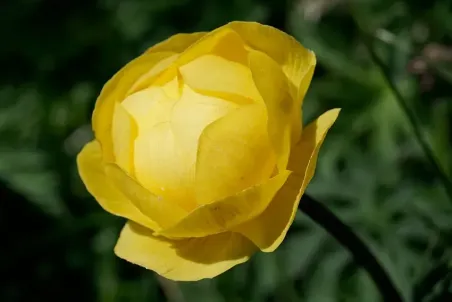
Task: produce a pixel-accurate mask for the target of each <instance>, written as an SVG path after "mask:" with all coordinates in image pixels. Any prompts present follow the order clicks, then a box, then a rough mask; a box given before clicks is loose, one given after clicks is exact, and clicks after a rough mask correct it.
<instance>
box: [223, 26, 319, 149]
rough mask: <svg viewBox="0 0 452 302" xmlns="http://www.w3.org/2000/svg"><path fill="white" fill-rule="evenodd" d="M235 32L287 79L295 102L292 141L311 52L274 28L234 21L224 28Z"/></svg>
mask: <svg viewBox="0 0 452 302" xmlns="http://www.w3.org/2000/svg"><path fill="white" fill-rule="evenodd" d="M225 26H226V27H228V28H231V29H232V30H234V31H235V32H237V33H238V34H239V35H240V37H241V38H242V40H243V41H244V43H246V44H247V45H248V46H249V47H250V48H252V49H255V50H258V51H260V52H262V53H265V54H267V55H268V56H269V57H271V58H272V59H273V60H274V61H275V62H276V63H277V65H278V66H280V67H281V69H282V71H283V72H284V74H285V75H286V77H287V78H288V79H289V82H290V84H291V85H290V86H291V87H290V88H291V91H292V93H291V94H292V98H293V99H294V100H295V103H294V108H295V109H294V111H293V115H292V117H291V120H292V135H291V137H292V142H297V141H298V140H299V138H300V134H301V127H302V125H301V107H302V102H303V99H304V96H305V94H306V91H307V90H308V87H309V84H310V83H311V79H312V75H313V74H314V69H315V65H316V57H315V54H314V52H312V51H310V50H308V49H306V48H304V47H303V46H302V45H301V44H300V43H299V42H298V41H297V40H295V39H294V38H293V37H292V36H290V35H288V34H286V33H285V32H283V31H280V30H278V29H276V28H274V27H271V26H267V25H262V24H259V23H254V22H240V21H235V22H231V23H229V24H227V25H225Z"/></svg>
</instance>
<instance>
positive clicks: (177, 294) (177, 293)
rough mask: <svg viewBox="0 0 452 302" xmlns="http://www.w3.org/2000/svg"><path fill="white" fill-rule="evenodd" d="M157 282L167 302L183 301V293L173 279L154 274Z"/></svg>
mask: <svg viewBox="0 0 452 302" xmlns="http://www.w3.org/2000/svg"><path fill="white" fill-rule="evenodd" d="M156 278H157V282H158V283H159V285H160V288H161V289H162V291H163V294H164V295H165V298H166V299H167V301H168V302H184V301H185V299H184V295H183V294H182V291H181V290H180V288H179V285H178V284H177V283H176V282H175V281H171V280H168V279H166V278H164V277H162V276H159V275H157V274H156Z"/></svg>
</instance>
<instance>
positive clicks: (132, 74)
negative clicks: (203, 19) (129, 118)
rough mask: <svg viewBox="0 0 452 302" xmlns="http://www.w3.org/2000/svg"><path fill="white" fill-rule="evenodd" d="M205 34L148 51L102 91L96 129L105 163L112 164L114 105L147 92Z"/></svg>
mask: <svg viewBox="0 0 452 302" xmlns="http://www.w3.org/2000/svg"><path fill="white" fill-rule="evenodd" d="M204 35H205V33H194V34H178V35H174V36H172V37H170V38H169V39H167V40H165V41H163V42H161V43H158V44H156V45H154V46H153V47H151V48H149V49H148V50H147V51H146V52H145V53H144V54H143V55H141V56H139V57H138V58H136V59H134V60H133V61H131V62H130V63H128V64H127V65H126V66H124V67H123V68H122V69H121V70H120V71H119V72H118V73H116V74H115V75H114V76H113V77H112V78H111V79H110V80H109V81H108V82H107V83H106V84H105V86H104V87H103V89H102V91H101V93H100V95H99V97H98V99H97V102H96V107H95V109H94V112H93V129H94V132H95V135H96V138H97V139H98V140H99V141H100V143H101V145H102V146H104V147H103V148H102V149H103V152H104V155H105V156H106V160H107V161H109V162H111V161H113V158H114V155H113V151H112V147H111V146H112V142H111V140H112V139H111V123H112V121H111V120H112V115H113V111H114V107H115V102H122V101H123V100H124V99H125V98H126V97H127V96H128V95H130V94H132V93H134V92H137V91H139V90H141V89H144V88H147V87H148V86H149V85H150V84H151V83H152V82H153V81H154V80H155V79H156V77H157V76H158V75H159V74H160V73H161V72H162V71H164V70H165V69H166V68H167V67H168V66H170V64H171V63H172V62H173V61H174V60H175V59H176V58H177V54H178V53H181V52H183V51H184V50H185V49H187V48H188V47H189V46H190V45H192V44H193V43H194V42H196V41H197V40H198V39H200V38H201V37H202V36H204Z"/></svg>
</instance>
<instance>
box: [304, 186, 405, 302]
mask: <svg viewBox="0 0 452 302" xmlns="http://www.w3.org/2000/svg"><path fill="white" fill-rule="evenodd" d="M298 208H299V209H300V210H301V211H302V212H303V213H305V214H306V215H308V216H309V218H311V219H312V220H313V221H314V222H316V223H317V224H319V225H320V226H322V227H323V228H324V229H325V230H326V231H327V232H328V233H329V234H330V235H331V236H333V237H334V238H335V239H336V240H337V241H338V242H339V243H340V244H341V245H343V246H344V247H345V248H347V249H348V250H349V251H350V253H351V254H352V255H353V258H354V260H355V261H356V263H357V264H358V265H360V266H362V267H363V268H364V269H365V270H366V271H367V273H368V274H369V275H370V277H371V278H372V280H373V281H374V282H375V285H376V286H377V288H378V289H379V291H380V293H381V295H382V297H383V301H391V302H403V298H402V295H401V294H400V293H399V291H398V290H397V289H396V287H395V286H394V284H393V282H392V281H391V279H390V278H389V276H388V274H387V272H386V271H385V270H384V268H383V267H382V266H381V264H380V263H379V262H378V260H377V259H376V257H375V255H373V254H372V252H371V251H370V249H369V248H368V247H367V246H366V245H365V244H364V242H363V241H362V240H361V239H360V238H359V237H358V236H357V235H356V234H355V233H354V232H353V231H352V230H351V228H350V227H348V226H347V225H346V224H344V223H343V222H342V221H341V220H340V219H339V218H338V217H337V216H336V215H335V214H334V213H333V212H331V211H330V210H329V209H328V208H327V207H325V206H324V205H323V204H321V203H320V202H318V201H317V200H315V199H314V198H312V197H310V196H309V195H306V194H305V195H303V197H302V199H301V202H300V205H299V206H298Z"/></svg>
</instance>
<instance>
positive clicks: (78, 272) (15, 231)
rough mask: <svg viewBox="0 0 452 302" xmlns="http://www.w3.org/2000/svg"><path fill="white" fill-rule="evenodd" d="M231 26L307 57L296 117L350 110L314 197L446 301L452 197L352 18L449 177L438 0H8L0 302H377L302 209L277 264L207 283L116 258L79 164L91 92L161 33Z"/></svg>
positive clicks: (444, 0) (398, 277)
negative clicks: (278, 37)
mask: <svg viewBox="0 0 452 302" xmlns="http://www.w3.org/2000/svg"><path fill="white" fill-rule="evenodd" d="M232 20H254V21H259V22H261V23H265V24H270V25H273V26H275V27H277V28H280V29H282V30H284V31H286V32H289V33H291V34H292V35H294V36H295V37H296V38H297V39H299V40H300V41H301V42H302V43H303V44H304V45H305V46H307V47H309V48H311V49H313V50H314V51H315V52H316V54H317V57H318V67H317V69H316V73H315V77H314V80H313V82H312V85H311V88H310V90H309V93H308V96H307V98H306V99H305V103H304V104H305V105H304V113H303V115H304V118H305V121H306V122H307V121H310V120H311V119H312V118H313V117H315V116H317V115H318V114H319V113H321V112H323V111H325V110H326V109H330V108H334V107H341V108H343V110H342V112H341V115H340V117H339V120H338V122H337V123H336V125H335V126H334V127H333V129H332V131H331V134H330V135H329V136H328V137H327V139H326V141H325V143H324V146H323V148H322V150H321V154H320V158H319V163H318V168H317V173H316V176H315V178H314V179H313V182H312V183H311V185H310V186H309V188H308V193H309V194H311V195H312V196H315V197H316V198H318V199H319V200H321V201H323V202H324V203H325V204H326V205H327V206H328V207H329V208H330V209H332V210H333V211H334V212H335V213H336V214H337V215H338V216H339V217H341V219H343V220H344V221H345V222H346V223H347V224H349V225H350V226H351V227H352V228H353V229H354V230H356V231H357V232H358V233H359V235H361V236H362V238H364V239H365V241H366V243H368V244H369V245H370V246H371V247H372V249H373V250H374V251H375V253H376V255H377V256H378V257H379V259H380V260H381V261H382V263H383V265H384V266H385V268H386V269H387V270H388V272H389V274H390V276H391V277H392V278H393V280H394V281H395V283H396V285H397V286H398V287H399V288H400V290H401V292H402V293H403V294H404V295H405V297H407V298H409V299H411V298H413V301H418V302H421V301H452V273H451V267H452V256H451V250H452V200H451V199H450V198H448V197H447V195H446V194H445V190H444V188H443V187H442V186H441V183H440V181H439V178H438V177H437V175H435V173H434V170H433V169H432V168H431V166H430V164H429V162H428V161H427V160H426V158H425V155H424V154H423V152H422V149H421V148H420V147H419V144H418V142H417V141H416V139H415V137H414V136H413V135H412V132H411V131H410V127H409V124H408V120H407V119H406V116H405V114H404V112H403V111H402V110H401V109H400V106H399V105H398V103H397V101H396V99H395V98H394V96H393V94H392V92H391V89H390V88H389V86H388V85H387V82H386V81H385V80H384V77H383V76H382V74H381V73H380V71H379V69H378V68H377V66H376V65H375V64H374V62H372V59H371V57H370V56H369V53H368V52H367V50H366V46H365V43H364V41H366V40H365V38H366V37H365V36H363V34H362V32H360V31H359V30H358V28H357V26H356V23H355V22H356V20H358V21H359V22H361V25H362V26H363V28H365V29H366V31H367V33H369V34H370V35H371V39H372V41H373V43H371V47H372V48H373V49H374V50H375V51H376V52H377V54H378V55H379V56H380V57H381V58H382V59H383V61H384V63H385V64H386V65H387V67H388V68H389V73H390V77H391V80H392V81H393V82H394V83H395V84H396V85H397V87H398V88H399V89H400V91H401V92H402V94H403V95H404V96H405V97H406V98H407V100H408V101H409V107H410V108H411V109H412V110H414V111H415V112H416V115H417V117H418V122H419V125H420V127H421V128H422V130H423V131H424V134H425V136H426V138H427V140H428V142H429V144H430V146H431V148H432V149H433V152H434V154H435V156H436V157H437V159H438V161H439V162H440V163H441V165H442V167H443V169H444V170H445V172H446V174H448V175H449V176H450V175H451V172H452V151H451V150H452V149H451V142H452V132H451V131H452V100H451V98H452V95H451V83H452V47H451V46H450V45H452V43H451V42H452V41H451V39H452V3H450V1H448V0H441V1H430V2H428V1H418V0H404V1H394V0H361V1H355V2H353V5H350V1H345V0H293V1H284V0H266V1H265V0H228V1H226V0H198V1H196V0H128V1H119V0H95V1H56V0H3V1H2V2H1V4H0V35H1V37H2V39H1V40H2V43H1V46H0V66H1V67H2V68H1V71H2V72H1V73H0V235H1V237H0V242H1V244H0V246H1V249H0V256H1V258H0V273H1V275H2V282H0V301H2V302H12V301H86V302H88V301H99V302H120V301H133V302H144V301H169V302H183V301H186V302H190V301H206V302H217V301H218V302H223V301H228V302H229V301H232V302H258V301H268V302H270V301H284V302H291V301H306V302H330V301H331V302H335V301H344V302H348V301H350V302H354V301H356V302H373V301H380V298H379V294H378V292H377V291H376V288H375V286H374V285H373V283H372V281H371V280H370V279H369V277H368V276H367V274H366V273H365V272H364V271H362V270H361V269H360V268H358V267H357V266H356V265H355V264H354V263H353V259H352V258H351V257H350V255H349V254H348V253H347V251H345V250H344V249H343V248H342V247H341V246H339V245H338V244H337V243H336V242H335V241H334V240H333V239H331V238H330V237H329V236H328V234H327V233H325V232H324V231H323V230H322V229H321V228H320V227H318V226H316V225H314V224H313V223H312V222H311V221H310V220H309V219H308V218H307V217H305V216H303V214H302V213H299V215H298V216H297V219H296V221H295V223H294V226H293V227H292V228H291V230H290V232H289V234H288V236H287V238H286V240H285V241H284V243H283V244H282V245H281V247H280V248H279V249H278V250H277V251H276V252H274V253H271V254H264V253H259V254H257V255H255V256H254V257H253V258H252V260H251V261H249V262H248V263H245V264H243V265H240V266H237V267H235V268H233V269H231V270H230V271H228V272H226V273H225V274H223V275H221V276H219V277H218V278H216V279H214V280H204V281H201V282H196V283H173V282H168V281H166V280H164V279H161V278H157V277H156V275H155V274H154V273H153V272H151V271H146V270H145V269H142V268H140V267H138V266H133V265H131V264H129V263H127V262H125V261H123V260H120V259H119V258H117V257H116V256H115V255H114V254H113V246H114V244H115V240H116V238H117V236H118V233H119V230H120V228H121V226H122V225H123V224H124V220H123V219H121V218H117V217H113V216H112V215H109V214H107V213H105V212H104V211H103V210H101V208H100V206H99V205H98V204H97V203H96V202H95V201H94V200H93V198H92V197H91V196H90V195H89V194H88V193H87V192H86V190H85V188H84V186H83V184H82V183H81V181H80V179H79V177H78V174H77V170H76V165H75V156H76V154H77V153H78V151H79V150H80V149H81V147H82V145H83V144H84V143H86V142H87V141H88V140H90V139H91V137H92V133H91V126H90V117H91V111H92V108H93V106H94V101H95V99H96V97H97V95H98V93H99V91H100V89H101V87H102V85H103V84H104V83H105V82H106V81H107V80H108V79H109V78H110V77H111V76H112V75H113V74H114V73H115V72H116V71H117V70H119V69H120V68H121V67H122V66H123V65H124V64H125V63H127V62H128V61H129V60H131V59H132V58H134V57H136V56H137V55H139V54H140V53H141V52H142V51H144V50H145V49H146V48H148V47H150V46H152V45H153V44H155V43H157V42H159V41H161V40H163V39H165V38H167V37H168V36H170V35H172V34H174V33H178V32H193V31H201V30H202V31H206V30H211V29H213V28H215V27H218V26H220V25H223V24H224V23H227V22H228V21H232ZM306 122H305V123H306ZM413 288H415V290H414V291H413ZM416 299H417V300H416Z"/></svg>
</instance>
